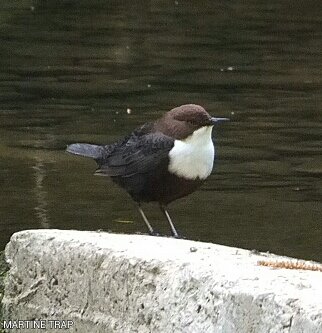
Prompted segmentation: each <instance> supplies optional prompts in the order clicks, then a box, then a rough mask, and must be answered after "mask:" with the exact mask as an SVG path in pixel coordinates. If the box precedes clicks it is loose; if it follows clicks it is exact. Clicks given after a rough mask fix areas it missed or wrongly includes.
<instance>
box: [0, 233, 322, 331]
mask: <svg viewBox="0 0 322 333" xmlns="http://www.w3.org/2000/svg"><path fill="white" fill-rule="evenodd" d="M6 258H7V261H8V262H9V264H10V266H11V268H10V272H9V274H8V276H7V279H6V288H5V295H4V298H3V307H4V315H5V318H6V319H12V320H17V319H33V320H35V319H42V320H46V319H47V320H48V319H60V320H62V319H64V320H73V322H74V325H73V329H71V330H70V331H77V332H91V333H96V332H104V333H106V332H120V333H127V332H129V333H130V332H131V333H132V332H142V333H144V332H147V333H148V332H153V333H157V332H162V333H166V332H184V333H199V332H200V333H206V332H209V333H210V332H211V333H213V332H225V333H234V332H236V333H237V332H238V333H250V332H256V333H258V332H270V333H274V332H276V333H281V332H290V333H296V332H305V333H311V332H312V333H314V332H316V333H321V332H322V272H319V271H308V270H294V269H281V268H278V269H274V268H270V267H265V266H260V265H258V261H259V260H269V261H274V260H276V259H278V258H279V257H275V256H271V255H264V254H255V253H252V252H250V251H246V250H241V249H237V248H229V247H225V246H220V245H215V244H208V243H201V242H193V241H188V240H176V239H170V238H162V237H150V236H143V235H118V234H108V233H97V232H80V231H60V230H32V231H23V232H19V233H16V234H14V235H13V236H12V238H11V241H10V243H9V244H8V246H7V248H6ZM283 259H285V258H283ZM304 264H305V263H304ZM14 331H15V330H10V332H14ZM17 331H21V330H17ZM30 331H33V332H34V330H30ZM58 331H59V332H61V330H57V332H58ZM24 332H28V330H25V331H24ZM50 332H55V330H50Z"/></svg>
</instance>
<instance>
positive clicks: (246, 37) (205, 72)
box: [0, 0, 322, 261]
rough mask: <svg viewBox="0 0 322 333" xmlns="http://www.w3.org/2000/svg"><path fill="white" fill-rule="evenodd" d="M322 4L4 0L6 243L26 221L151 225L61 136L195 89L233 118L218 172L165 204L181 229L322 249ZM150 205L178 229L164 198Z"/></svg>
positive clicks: (121, 122) (160, 107)
mask: <svg viewBox="0 0 322 333" xmlns="http://www.w3.org/2000/svg"><path fill="white" fill-rule="evenodd" d="M320 9H322V8H321V5H320V1H319V0H317V1H308V2H307V1H306V2H304V1H303V2H297V3H295V2H294V1H283V2H281V1H277V0H273V1H270V2H267V1H255V0H254V1H251V0H247V1H243V2H242V3H241V2H238V3H235V2H232V1H225V2H222V1H218V2H214V1H208V2H202V3H201V2H200V3H199V2H191V3H187V2H186V1H180V0H178V1H176V2H174V1H143V2H135V3H133V2H130V1H128V2H127V1H124V2H121V3H120V2H118V1H108V2H105V1H104V2H103V1H99V0H96V1H89V0H87V1H85V0H83V1H72V0H71V1H63V0H61V1H57V0H55V1H54V0H53V1H49V0H47V1H27V0H19V1H13V0H10V1H9V0H6V1H2V2H1V4H0V24H1V29H0V101H1V103H0V135H1V142H0V184H1V192H0V248H3V247H4V246H5V244H6V242H8V240H9V238H10V236H11V234H12V233H13V232H16V231H18V230H23V229H30V228H65V229H80V230H97V229H103V230H111V231H113V232H126V233H134V232H137V231H140V232H145V231H146V230H145V225H144V223H143V222H142V221H141V219H140V216H139V214H138V212H137V210H136V207H135V204H134V203H133V202H132V201H131V200H130V199H129V197H128V196H127V194H125V193H124V192H123V191H122V190H121V189H119V188H117V187H116V186H115V185H114V184H113V183H112V182H111V181H109V180H108V179H105V178H103V177H94V176H93V175H92V174H93V172H94V170H95V163H94V162H92V161H89V160H86V159H81V158H77V157H73V156H70V155H68V154H66V153H65V152H64V148H65V146H66V144H68V143H71V142H86V141H88V142H96V143H108V142H112V141H113V140H115V139H116V138H118V137H120V136H122V135H125V134H127V133H128V132H129V131H131V130H132V129H133V128H135V127H136V126H138V125H140V124H142V123H144V122H145V121H147V120H153V119H156V118H157V117H159V116H160V115H161V114H163V112H165V111H167V110H169V109H171V108H172V107H174V106H177V105H180V104H185V103H191V102H193V103H198V104H201V105H203V106H204V107H205V108H206V109H207V110H208V111H209V112H210V113H211V114H213V115H215V116H222V117H229V118H231V122H230V123H229V124H227V123H225V124H222V125H220V126H218V127H216V129H215V130H216V138H217V140H216V141H217V154H218V159H217V162H216V168H215V172H214V173H213V175H212V176H211V177H210V179H209V180H208V181H207V183H206V184H205V185H204V186H203V187H202V189H201V190H200V191H198V192H196V193H194V194H193V195H191V196H189V197H187V198H184V199H182V200H179V201H177V202H175V203H173V204H172V205H170V207H169V210H170V213H171V215H172V217H173V219H174V220H175V222H176V226H177V228H178V229H179V230H180V231H181V233H182V234H184V235H185V236H186V237H187V238H189V239H196V240H203V241H211V242H215V243H219V244H225V245H231V246H239V247H243V248H248V249H258V250H261V251H270V252H275V253H279V254H285V255H290V256H296V257H300V258H306V259H314V260H319V261H322V251H321V239H322V205H321V199H322V179H321V175H322V154H321V146H322V112H321V106H322V94H321V92H322V89H321V88H322V84H321V78H322V75H321V74H322V60H321V59H322V58H321V48H322V18H321V15H320V13H321V10H320ZM128 108H130V109H131V113H130V114H129V113H128V112H127V109H128ZM146 213H147V215H148V216H149V217H150V219H151V221H152V224H153V226H154V227H155V229H157V230H159V231H160V232H162V233H168V234H169V233H170V232H169V228H168V226H167V224H166V222H165V221H164V218H163V217H162V216H161V213H160V212H159V211H158V209H157V208H156V207H155V206H153V205H148V206H147V208H146Z"/></svg>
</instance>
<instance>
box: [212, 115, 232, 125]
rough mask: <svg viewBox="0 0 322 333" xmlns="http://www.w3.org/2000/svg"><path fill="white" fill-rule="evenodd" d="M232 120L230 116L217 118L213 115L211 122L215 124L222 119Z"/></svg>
mask: <svg viewBox="0 0 322 333" xmlns="http://www.w3.org/2000/svg"><path fill="white" fill-rule="evenodd" d="M228 120H230V119H229V118H216V117H211V123H212V124H213V125H215V124H216V123H219V122H221V121H228Z"/></svg>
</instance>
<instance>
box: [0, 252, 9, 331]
mask: <svg viewBox="0 0 322 333" xmlns="http://www.w3.org/2000/svg"><path fill="white" fill-rule="evenodd" d="M8 270H9V265H8V264H7V262H6V261H5V253H4V251H0V322H2V320H3V312H2V298H3V295H4V280H5V277H6V273H7V272H8ZM0 333H4V331H3V330H2V328H1V326H0Z"/></svg>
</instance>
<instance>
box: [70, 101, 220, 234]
mask: <svg viewBox="0 0 322 333" xmlns="http://www.w3.org/2000/svg"><path fill="white" fill-rule="evenodd" d="M219 120H226V118H212V117H210V115H209V114H208V113H207V112H206V111H205V109H204V108H202V107H201V106H199V105H194V104H188V105H182V106H180V107H177V108H174V109H172V110H171V111H169V112H167V113H166V114H165V115H164V116H163V117H162V118H160V119H159V120H157V121H156V122H154V123H147V124H144V125H143V126H141V127H139V128H138V129H136V130H134V131H133V132H132V133H131V134H129V135H128V136H126V137H125V138H123V139H121V140H119V141H117V142H115V143H112V144H109V145H92V144H87V143H75V144H71V145H69V146H68V147H67V152H69V153H72V154H75V155H80V156H85V157H90V158H92V159H94V160H95V161H96V163H97V164H98V168H97V170H96V172H95V174H97V175H103V176H109V177H111V179H112V180H113V181H114V182H115V183H116V184H118V185H119V186H121V187H122V188H124V189H125V190H126V191H127V192H128V193H129V194H130V195H131V197H132V198H133V200H134V201H136V202H137V203H138V205H139V211H140V213H141V215H142V217H143V219H144V221H145V223H146V224H147V227H148V229H149V232H150V233H151V234H153V229H152V227H151V225H150V223H149V222H148V219H147V218H146V216H145V214H144V212H143V210H142V208H141V203H142V202H150V201H156V202H158V203H159V205H160V208H161V210H162V211H163V213H164V214H165V216H166V217H167V219H168V222H169V223H170V226H171V229H172V233H173V235H174V236H176V237H177V236H178V234H177V231H176V230H175V227H174V225H173V223H172V221H171V218H170V216H169V214H168V212H167V210H166V205H167V204H169V203H170V202H172V201H174V200H176V199H178V198H181V197H184V196H186V195H188V194H190V193H192V192H193V191H195V190H196V189H197V188H198V187H199V186H200V185H201V184H202V182H203V181H204V180H205V179H206V178H207V176H208V175H209V174H210V172H211V169H212V163H213V159H214V146H213V142H212V140H211V128H212V126H213V125H214V123H215V122H217V121H219ZM208 137H209V138H208ZM203 150H204V154H203ZM206 155H207V156H206ZM208 155H209V156H208ZM194 156H196V159H195V160H194Z"/></svg>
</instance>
